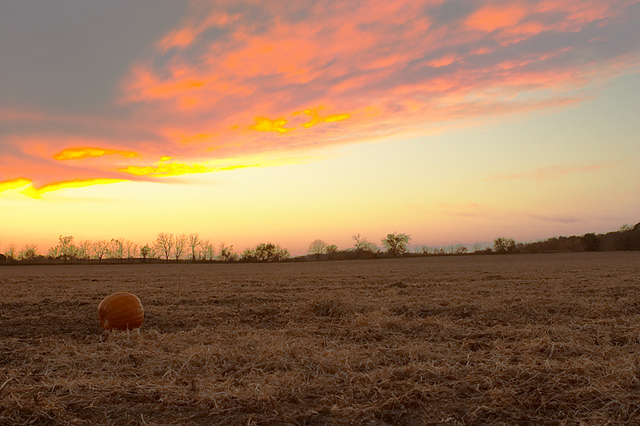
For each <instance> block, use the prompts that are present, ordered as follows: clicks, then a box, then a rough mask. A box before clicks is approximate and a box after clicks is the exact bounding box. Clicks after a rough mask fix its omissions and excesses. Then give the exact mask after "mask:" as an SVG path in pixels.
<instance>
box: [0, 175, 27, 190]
mask: <svg viewBox="0 0 640 426" xmlns="http://www.w3.org/2000/svg"><path fill="white" fill-rule="evenodd" d="M27 185H31V179H27V178H18V179H10V180H5V181H3V182H0V192H4V191H8V190H11V189H19V188H23V187H25V186H27Z"/></svg>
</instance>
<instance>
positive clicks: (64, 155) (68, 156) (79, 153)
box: [53, 148, 140, 161]
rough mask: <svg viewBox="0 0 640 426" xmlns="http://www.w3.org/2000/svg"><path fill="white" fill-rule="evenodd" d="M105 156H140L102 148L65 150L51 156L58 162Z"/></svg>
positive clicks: (135, 153)
mask: <svg viewBox="0 0 640 426" xmlns="http://www.w3.org/2000/svg"><path fill="white" fill-rule="evenodd" d="M106 155H119V156H121V157H125V158H132V157H139V156H140V154H138V153H137V152H133V151H120V150H116V149H103V148H67V149H63V150H62V151H60V152H59V153H57V154H55V155H54V156H53V158H54V159H56V160H58V161H67V160H82V159H84V158H90V157H104V156H106Z"/></svg>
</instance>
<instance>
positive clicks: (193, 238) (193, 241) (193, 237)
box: [189, 234, 202, 262]
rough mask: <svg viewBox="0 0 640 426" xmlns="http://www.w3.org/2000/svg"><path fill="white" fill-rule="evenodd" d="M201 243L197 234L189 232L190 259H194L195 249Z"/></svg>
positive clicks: (193, 260)
mask: <svg viewBox="0 0 640 426" xmlns="http://www.w3.org/2000/svg"><path fill="white" fill-rule="evenodd" d="M200 245H202V240H201V239H200V236H199V235H198V234H189V247H191V261H192V262H195V261H196V249H197V248H198V247H199V246H200Z"/></svg>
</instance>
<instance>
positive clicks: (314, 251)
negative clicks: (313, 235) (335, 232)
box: [307, 240, 329, 260]
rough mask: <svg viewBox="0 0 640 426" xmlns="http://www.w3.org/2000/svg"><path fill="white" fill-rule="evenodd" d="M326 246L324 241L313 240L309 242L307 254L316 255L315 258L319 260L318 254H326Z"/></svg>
mask: <svg viewBox="0 0 640 426" xmlns="http://www.w3.org/2000/svg"><path fill="white" fill-rule="evenodd" d="M328 248H329V246H328V245H327V243H325V242H324V241H322V240H314V241H312V242H311V244H309V249H308V250H307V254H310V255H316V257H317V259H318V260H320V256H321V255H323V254H326V253H327V249H328Z"/></svg>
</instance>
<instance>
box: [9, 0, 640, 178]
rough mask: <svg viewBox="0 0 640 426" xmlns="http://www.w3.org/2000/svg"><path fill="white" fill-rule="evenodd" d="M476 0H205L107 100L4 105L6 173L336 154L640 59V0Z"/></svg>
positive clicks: (82, 174)
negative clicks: (636, 23) (637, 34)
mask: <svg viewBox="0 0 640 426" xmlns="http://www.w3.org/2000/svg"><path fill="white" fill-rule="evenodd" d="M454 3H455V2H454ZM463 3H464V4H465V7H459V8H458V7H457V6H456V4H453V3H452V6H450V7H451V10H453V9H456V8H458V9H459V10H456V11H455V12H456V13H452V14H448V13H445V14H444V15H447V16H446V18H445V17H443V10H442V9H443V2H442V0H434V1H427V2H425V1H424V0H403V1H398V2H383V1H380V0H362V1H358V2H328V3H327V4H323V5H319V4H318V5H315V6H314V5H309V4H307V3H305V2H298V1H294V0H271V1H269V2H257V1H253V0H234V1H227V0H224V1H223V0H211V1H206V2H205V1H200V0H194V1H193V2H192V4H191V6H190V7H189V9H188V12H187V14H186V16H185V17H184V18H183V19H182V20H181V22H180V23H179V25H177V26H176V27H175V28H173V29H171V30H170V31H167V32H166V34H165V35H164V36H162V37H160V38H159V40H158V41H157V42H156V43H155V50H152V51H149V52H148V54H147V56H146V57H144V58H141V59H140V60H139V62H136V63H134V64H132V65H131V66H130V69H129V71H128V72H127V73H126V74H125V75H124V76H123V79H122V81H120V83H119V85H118V87H117V90H118V92H117V93H113V96H114V97H115V98H116V99H117V101H118V103H117V104H115V105H106V106H105V108H104V109H103V110H101V114H100V115H98V114H94V115H93V116H92V115H91V114H84V115H68V116H65V115H57V114H53V113H47V112H46V111H44V112H43V111H36V112H30V111H8V110H6V111H5V110H3V109H2V108H5V107H2V106H0V121H3V122H4V121H10V122H12V121H18V122H19V123H18V124H17V125H15V126H8V128H10V129H11V130H10V131H11V132H15V134H9V131H6V130H5V128H7V127H6V126H2V127H3V129H2V132H3V133H2V134H1V135H0V136H2V137H1V138H0V152H1V153H2V154H0V180H4V181H5V182H8V181H11V180H13V181H15V182H17V181H16V179H17V178H20V177H23V176H28V178H29V179H33V181H34V182H36V185H41V184H46V183H48V182H52V181H58V180H62V179H64V180H66V181H71V180H73V179H83V180H84V179H89V178H95V177H99V178H104V179H119V178H125V179H138V180H141V179H153V178H161V177H166V176H177V175H182V174H186V173H208V172H215V171H219V170H223V169H224V168H220V167H214V165H219V163H215V162H216V161H219V159H220V158H224V159H225V161H226V163H225V164H239V163H243V164H247V163H246V162H244V161H243V160H242V159H245V158H259V159H260V160H261V161H257V162H256V163H257V164H260V165H263V164H268V161H267V160H264V161H262V159H273V158H278V159H279V160H280V159H282V158H285V157H286V158H299V157H302V156H304V157H307V158H308V157H313V156H321V155H325V154H326V153H325V152H324V151H323V150H325V149H327V147H332V146H337V145H340V144H346V143H356V142H361V141H365V140H372V139H375V138H380V137H387V136H392V135H405V134H408V133H412V134H417V133H420V132H423V130H424V129H425V127H427V126H429V127H434V126H436V127H438V126H439V127H444V126H449V123H452V122H454V121H457V122H458V123H456V125H468V124H469V123H472V124H475V123H479V122H482V121H486V120H491V119H493V118H495V117H497V116H500V115H506V114H514V113H527V112H530V111H534V110H537V109H542V108H549V107H563V106H566V105H570V104H575V103H576V102H580V101H584V100H585V99H589V98H590V97H592V96H593V95H594V93H595V90H597V89H594V88H596V87H598V86H599V85H600V83H603V82H606V81H607V80H608V79H610V78H612V77H613V76H616V75H620V74H623V73H625V72H627V71H628V70H629V69H631V67H633V66H635V65H637V63H638V62H639V61H640V51H638V50H637V49H636V48H635V46H633V43H631V42H630V41H629V40H628V28H630V25H631V24H633V22H631V20H632V19H634V18H633V16H634V15H633V14H631V13H629V12H630V11H633V5H634V4H636V3H637V2H636V1H635V0H633V1H629V0H621V2H619V3H618V2H616V3H615V4H613V3H611V2H601V1H597V0H566V1H563V2H558V1H555V0H516V1H515V2H508V1H502V0H500V1H493V0H491V1H486V2H485V1H483V2H468V3H465V2H463ZM460 4H462V3H460ZM470 9H471V10H470ZM636 16H637V15H636ZM541 33H544V40H542V39H541V37H542V35H541ZM515 43H519V44H518V46H514V44H515ZM310 106H316V107H310ZM321 106H322V107H321ZM118 108H120V109H118ZM104 111H108V113H107V114H106V117H107V118H105V117H104V116H103V114H102V112H104ZM110 113H111V114H112V116H111V118H108V117H109V114H110ZM445 123H446V124H445ZM52 125H55V128H56V129H57V130H56V131H57V133H56V134H52V133H47V131H48V130H46V129H48V128H49V127H51V126H52ZM37 126H40V128H41V129H42V128H44V129H45V131H41V132H39V133H35V132H36V131H35V130H34V131H33V132H34V133H30V132H31V130H28V131H25V130H23V129H32V128H34V127H37ZM47 126H49V127H47ZM64 147H80V148H66V149H63V148H64ZM96 147H100V148H96ZM161 156H165V157H166V158H163V159H162V160H161V161H160V162H159V163H158V164H155V163H154V162H153V161H154V160H149V159H158V158H160V157H161ZM80 159H92V160H91V161H71V160H80ZM283 161H284V162H286V161H285V160H283ZM24 170H28V171H29V173H24ZM14 184H17V183H13V184H12V185H14Z"/></svg>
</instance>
